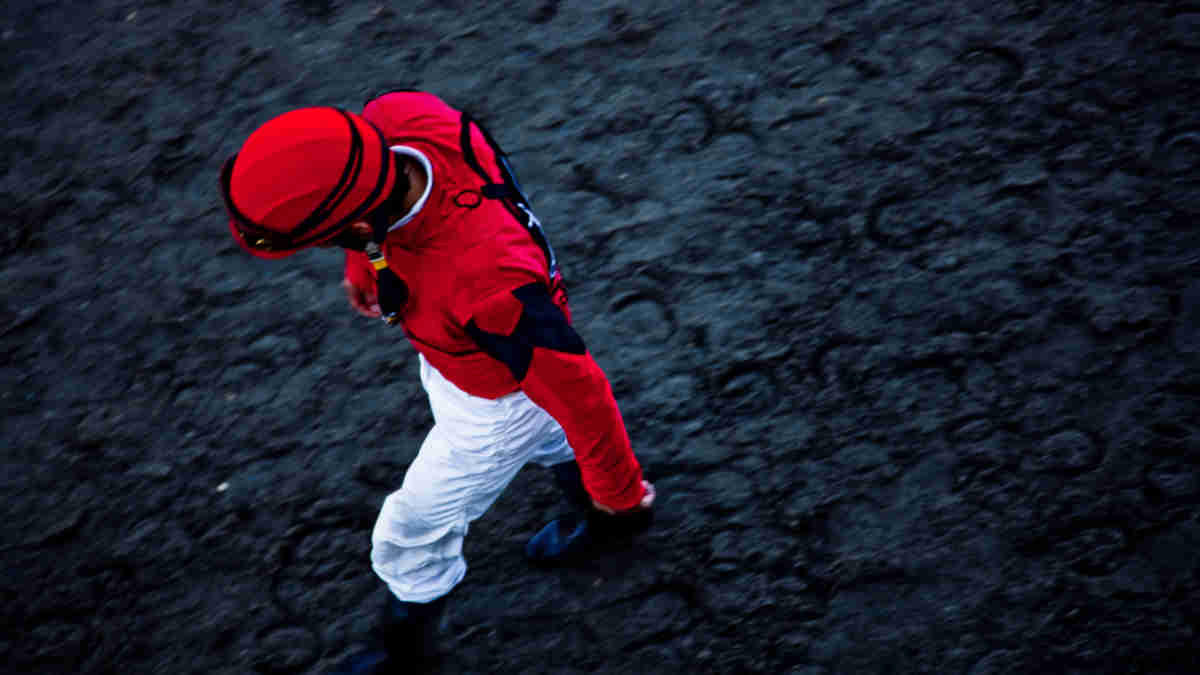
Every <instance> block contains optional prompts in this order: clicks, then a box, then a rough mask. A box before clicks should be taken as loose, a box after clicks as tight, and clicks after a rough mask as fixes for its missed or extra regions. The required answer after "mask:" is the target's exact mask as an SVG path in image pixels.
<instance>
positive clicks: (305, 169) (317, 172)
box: [221, 108, 396, 258]
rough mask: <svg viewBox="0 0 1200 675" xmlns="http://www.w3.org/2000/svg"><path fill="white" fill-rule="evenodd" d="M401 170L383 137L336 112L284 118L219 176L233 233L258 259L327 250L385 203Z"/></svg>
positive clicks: (249, 142)
mask: <svg viewBox="0 0 1200 675" xmlns="http://www.w3.org/2000/svg"><path fill="white" fill-rule="evenodd" d="M395 184H396V164H395V160H394V159H393V157H392V153H391V151H390V150H389V149H388V145H387V143H386V142H385V141H384V138H383V134H382V133H380V131H379V129H377V128H376V127H375V126H374V125H372V124H371V123H370V122H368V121H367V120H365V119H363V118H362V117H360V116H358V115H355V114H353V113H349V112H346V111H344V110H339V109H337V108H301V109H299V110H293V111H291V112H287V113H284V114H282V115H280V116H278V117H276V118H274V119H272V120H270V121H268V122H266V123H265V124H263V125H262V126H260V127H259V128H258V129H256V130H255V131H254V133H252V134H250V137H249V138H248V139H246V142H245V143H244V144H243V145H242V150H241V152H239V153H238V154H236V155H234V156H233V157H230V158H229V160H228V161H226V162H225V166H224V168H223V169H222V170H221V194H222V196H223V197H224V198H225V206H226V208H227V209H228V210H229V229H230V230H231V231H232V232H233V238H234V239H236V240H237V241H238V243H239V244H241V246H242V248H244V249H246V250H247V251H249V252H250V253H253V254H254V255H256V256H258V257H260V258H282V257H285V256H289V255H291V254H293V253H295V252H296V251H299V250H300V249H304V248H308V247H310V246H315V245H317V244H321V243H324V242H326V241H328V240H330V239H332V238H333V237H335V236H337V234H338V233H339V232H341V231H342V230H343V229H344V228H345V227H346V226H347V225H349V224H351V223H354V222H356V221H360V220H365V219H366V218H367V216H368V214H371V213H372V212H373V211H375V210H376V209H377V208H379V207H380V206H381V205H382V204H383V203H384V202H386V201H387V199H388V197H389V196H390V195H391V193H392V190H393V188H394V187H395Z"/></svg>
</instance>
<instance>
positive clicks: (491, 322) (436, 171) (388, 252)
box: [220, 91, 655, 674]
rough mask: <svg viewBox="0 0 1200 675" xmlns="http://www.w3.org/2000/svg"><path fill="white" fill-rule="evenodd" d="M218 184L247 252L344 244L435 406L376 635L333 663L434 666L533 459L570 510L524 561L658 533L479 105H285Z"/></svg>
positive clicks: (395, 511)
mask: <svg viewBox="0 0 1200 675" xmlns="http://www.w3.org/2000/svg"><path fill="white" fill-rule="evenodd" d="M220 187H221V193H222V196H223V198H224V201H225V205H226V209H227V211H228V214H229V227H230V231H231V233H232V235H233V237H234V239H235V240H236V241H237V242H238V244H239V245H240V246H241V247H242V248H244V249H245V250H247V251H248V252H250V253H251V254H253V255H255V256H258V257H261V258H283V257H286V256H288V255H291V254H293V253H295V252H297V251H300V250H302V249H306V248H310V247H313V246H323V247H338V248H341V249H343V250H344V251H345V263H344V265H345V267H344V279H343V281H342V286H343V287H344V289H345V292H346V295H347V299H348V300H349V302H350V304H351V305H352V306H353V307H354V309H355V310H357V311H358V312H359V313H361V314H363V315H365V316H369V317H376V318H380V319H382V320H383V321H384V322H386V323H387V324H390V325H398V326H400V327H401V329H402V330H403V331H404V333H405V335H406V336H407V338H408V340H409V341H410V342H411V344H412V345H413V346H414V347H415V349H416V351H417V352H418V359H419V362H420V364H419V365H420V378H421V384H422V386H423V387H424V389H425V391H426V392H427V394H428V397H429V403H430V407H431V409H432V412H433V418H434V424H433V427H432V428H431V429H430V431H429V433H428V435H427V436H426V437H425V440H424V442H423V443H422V444H421V448H420V450H419V451H418V453H417V456H416V458H415V459H414V460H413V462H412V464H411V465H410V466H409V468H408V470H407V472H406V474H405V476H404V480H403V483H402V484H401V486H400V488H399V489H398V490H396V491H395V492H392V493H391V494H390V495H388V496H387V498H386V499H385V500H384V502H383V505H382V508H381V509H380V512H379V517H378V519H377V521H376V523H375V527H374V530H373V532H372V537H371V543H372V547H371V565H372V567H373V568H374V570H375V572H376V573H377V574H378V576H379V577H380V578H381V579H382V580H383V582H384V583H385V584H386V587H387V596H388V599H387V602H386V603H385V609H384V617H383V622H382V627H383V633H382V634H383V636H384V640H383V644H382V645H380V646H378V648H374V649H371V650H368V651H367V652H364V653H362V654H359V655H355V656H354V657H352V658H351V659H349V660H348V662H347V663H345V664H343V665H342V667H341V670H339V672H344V673H363V674H365V673H385V672H400V671H401V670H409V669H411V668H412V667H414V666H416V665H419V664H422V663H426V664H427V663H430V662H431V661H433V660H435V658H436V652H437V650H436V640H435V633H436V626H437V623H438V621H439V617H440V615H441V612H442V610H443V608H444V606H445V603H446V599H447V596H448V594H449V593H450V592H451V590H452V589H454V587H455V586H456V585H457V584H458V583H459V582H460V581H461V580H462V579H463V576H464V575H465V574H466V570H467V564H466V561H465V559H464V558H463V554H462V542H463V537H464V536H465V535H466V534H467V530H468V528H469V526H470V523H471V522H472V521H474V520H475V519H477V518H479V517H480V516H482V515H483V514H484V512H486V511H487V509H488V508H489V507H490V506H491V505H492V504H493V503H494V502H495V501H496V499H497V498H498V497H499V496H500V494H501V493H502V492H503V490H504V489H505V487H506V486H507V485H508V484H509V482H511V481H512V479H513V478H514V477H515V476H516V474H517V472H518V471H519V470H520V469H521V468H522V467H523V466H524V465H525V464H527V463H529V462H535V463H538V464H541V465H543V466H547V467H549V468H550V469H551V471H552V473H553V475H554V477H555V479H556V482H557V483H558V485H559V486H560V487H561V489H562V491H563V493H564V496H565V497H566V499H567V501H568V503H569V504H570V505H571V506H572V507H574V508H573V514H574V515H572V516H568V517H563V518H559V519H556V520H553V521H551V522H550V523H548V524H547V525H546V526H545V527H543V528H542V529H541V530H540V531H539V532H537V533H536V534H534V535H533V536H532V538H531V539H530V540H529V541H528V543H527V544H526V547H525V555H526V557H527V558H528V559H529V560H530V561H531V562H534V563H537V564H540V565H556V564H564V563H570V562H573V561H578V560H580V559H583V558H585V557H586V556H588V555H590V554H592V553H594V552H595V551H597V550H600V549H602V548H603V547H604V546H605V545H606V544H611V543H613V542H616V541H620V540H623V539H625V538H627V537H628V536H630V535H632V534H634V533H637V532H640V531H642V530H644V529H646V528H647V527H649V525H650V523H651V520H652V514H653V506H654V500H655V491H654V487H653V485H651V483H650V482H649V481H647V480H646V479H645V478H644V476H643V474H642V469H641V466H640V464H639V462H638V460H637V458H636V456H635V455H634V453H633V450H632V446H631V444H630V440H629V437H628V434H627V432H626V429H625V425H624V422H623V420H622V417H621V413H620V411H619V409H618V406H617V403H616V400H615V398H614V397H613V393H612V389H611V387H610V385H609V382H608V379H607V377H606V376H605V375H604V373H603V372H602V371H601V369H600V368H599V366H598V365H597V364H596V362H595V361H594V359H593V358H592V356H591V354H590V353H589V352H588V350H587V348H586V346H585V344H584V342H583V339H582V338H581V336H580V335H579V334H578V333H577V332H576V330H575V328H574V326H573V324H572V321H571V310H570V307H569V305H568V302H567V293H566V288H565V285H564V283H563V278H562V274H561V272H560V270H559V269H558V261H557V259H556V257H555V254H554V251H553V249H552V248H551V247H550V245H549V243H548V241H547V240H546V237H545V234H544V231H543V229H542V227H541V223H540V222H539V221H538V219H537V218H536V216H534V214H533V211H532V209H531V207H530V205H529V201H528V199H527V198H526V197H525V195H524V193H523V192H522V189H521V187H520V184H519V183H518V182H517V179H516V176H515V175H514V173H513V172H512V170H511V168H510V166H509V164H508V160H507V157H506V156H505V154H504V153H503V151H501V150H500V148H499V146H498V145H497V144H496V142H495V141H494V139H493V138H492V137H491V136H490V135H489V134H488V133H487V131H486V130H484V129H483V128H482V127H481V126H480V125H479V124H478V123H477V122H476V121H475V120H473V119H472V118H471V116H470V115H469V114H467V113H465V112H462V111H459V110H456V109H454V108H452V107H451V106H450V105H448V104H447V103H446V102H444V101H442V100H441V99H440V98H438V97H437V96H435V95H433V94H430V93H428V92H421V91H396V92H390V93H387V94H384V95H382V96H379V97H377V98H374V99H373V100H371V101H369V102H368V103H367V104H366V106H365V107H364V109H363V111H362V113H361V114H355V113H352V112H348V111H345V110H342V109H338V108H302V109H298V110H293V111H290V112H286V113H284V114H282V115H279V116H277V117H275V118H273V119H271V120H269V121H267V122H266V123H264V124H262V125H261V126H260V127H258V128H257V129H256V130H255V131H254V132H253V133H252V134H251V135H250V136H249V137H248V138H247V139H246V141H245V143H244V144H243V145H242V147H241V149H240V151H239V152H238V153H237V154H236V155H234V156H233V157H231V158H230V159H229V160H228V161H227V162H225V165H224V167H223V169H222V171H221V180H220Z"/></svg>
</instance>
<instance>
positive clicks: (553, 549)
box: [525, 461, 653, 565]
mask: <svg viewBox="0 0 1200 675" xmlns="http://www.w3.org/2000/svg"><path fill="white" fill-rule="evenodd" d="M551 470H552V471H553V472H554V479H555V481H556V482H557V483H558V487H559V488H560V489H561V490H562V492H563V495H564V496H565V497H566V499H567V503H569V504H570V505H571V506H572V507H573V509H574V513H572V514H570V515H567V516H563V517H562V518H558V519H555V520H552V521H550V523H548V524H547V525H546V526H545V527H543V528H542V529H541V530H540V531H539V532H538V533H537V534H535V535H533V538H532V539H530V540H529V542H528V543H527V544H525V557H526V558H528V559H529V560H530V561H531V562H533V563H536V564H539V565H556V564H563V563H570V562H575V561H578V560H581V559H584V558H586V557H587V556H588V555H589V554H591V553H592V552H593V551H595V550H596V548H597V547H604V546H607V545H611V544H613V543H615V542H617V541H619V540H621V539H624V538H628V537H629V536H630V535H632V534H634V533H637V532H641V531H642V530H645V529H646V528H648V527H650V523H651V520H652V519H653V511H651V510H649V509H647V510H646V511H642V512H639V513H637V514H635V515H609V514H606V513H604V512H603V511H600V510H598V509H597V508H596V507H594V506H592V498H591V496H589V495H588V493H587V490H586V489H584V487H583V478H582V476H581V475H580V473H579V465H578V464H576V463H575V462H573V461H572V462H563V463H561V464H555V465H554V466H552V467H551Z"/></svg>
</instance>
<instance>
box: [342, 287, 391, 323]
mask: <svg viewBox="0 0 1200 675" xmlns="http://www.w3.org/2000/svg"><path fill="white" fill-rule="evenodd" d="M342 288H343V289H345V291H346V299H347V300H348V301H349V302H350V306H351V307H353V308H354V311H356V312H358V313H359V314H362V315H363V316H368V317H371V318H378V317H380V316H381V315H382V311H381V310H380V309H379V299H378V298H377V297H375V294H373V293H371V294H368V293H364V292H363V290H362V289H361V288H359V287H358V286H355V285H354V284H352V283H350V282H349V281H348V280H345V279H343V280H342Z"/></svg>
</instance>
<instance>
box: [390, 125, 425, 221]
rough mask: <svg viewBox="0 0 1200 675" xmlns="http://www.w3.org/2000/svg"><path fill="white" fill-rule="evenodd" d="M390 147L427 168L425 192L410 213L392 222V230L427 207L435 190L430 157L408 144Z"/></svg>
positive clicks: (398, 153)
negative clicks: (430, 195) (427, 202)
mask: <svg viewBox="0 0 1200 675" xmlns="http://www.w3.org/2000/svg"><path fill="white" fill-rule="evenodd" d="M388 149H389V150H391V151H392V152H394V153H396V154H397V155H404V156H405V157H411V158H413V159H415V160H417V162H419V163H420V164H421V166H422V167H423V168H424V169H425V192H423V193H421V198H420V199H418V200H417V203H416V204H413V207H412V208H411V209H409V210H408V213H406V214H404V217H403V218H401V219H400V220H397V221H396V222H394V223H392V226H391V227H389V228H388V232H391V231H392V230H395V229H399V228H401V227H404V226H405V225H407V224H408V223H409V221H411V220H412V219H413V218H415V217H416V215H417V214H418V213H420V212H421V209H423V208H424V207H425V201H426V200H428V199H429V193H430V192H431V191H432V190H433V165H432V164H430V163H429V158H428V157H426V156H425V154H424V153H422V152H421V151H420V150H417V149H416V148H410V147H408V146H407V145H393V146H391V147H390V148H388Z"/></svg>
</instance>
